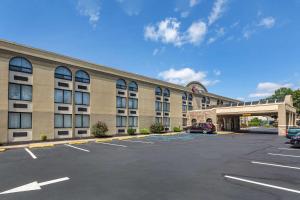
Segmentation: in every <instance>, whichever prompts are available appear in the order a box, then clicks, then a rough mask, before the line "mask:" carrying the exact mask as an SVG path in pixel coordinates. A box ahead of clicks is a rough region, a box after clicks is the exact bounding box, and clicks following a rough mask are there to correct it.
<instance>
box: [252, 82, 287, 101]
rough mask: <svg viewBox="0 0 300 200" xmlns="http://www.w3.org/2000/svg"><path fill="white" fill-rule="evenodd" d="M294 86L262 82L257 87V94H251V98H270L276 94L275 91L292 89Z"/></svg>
mask: <svg viewBox="0 0 300 200" xmlns="http://www.w3.org/2000/svg"><path fill="white" fill-rule="evenodd" d="M292 86H293V84H291V83H285V84H280V83H273V82H262V83H259V84H258V85H257V87H256V92H255V93H251V94H250V95H249V97H252V98H255V97H256V98H262V97H268V96H271V95H272V94H274V92H275V90H277V89H279V88H283V87H287V88H290V87H292Z"/></svg>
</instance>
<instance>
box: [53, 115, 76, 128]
mask: <svg viewBox="0 0 300 200" xmlns="http://www.w3.org/2000/svg"><path fill="white" fill-rule="evenodd" d="M54 126H55V128H72V115H69V114H55V116H54Z"/></svg>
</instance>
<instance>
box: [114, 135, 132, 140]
mask: <svg viewBox="0 0 300 200" xmlns="http://www.w3.org/2000/svg"><path fill="white" fill-rule="evenodd" d="M132 138H135V136H123V137H115V138H114V139H116V140H129V139H132Z"/></svg>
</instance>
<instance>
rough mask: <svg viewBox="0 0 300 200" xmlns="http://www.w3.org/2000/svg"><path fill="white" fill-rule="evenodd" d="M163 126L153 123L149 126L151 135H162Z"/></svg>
mask: <svg viewBox="0 0 300 200" xmlns="http://www.w3.org/2000/svg"><path fill="white" fill-rule="evenodd" d="M163 130H164V126H163V125H162V124H161V123H154V124H152V125H151V126H150V131H151V133H162V132H163Z"/></svg>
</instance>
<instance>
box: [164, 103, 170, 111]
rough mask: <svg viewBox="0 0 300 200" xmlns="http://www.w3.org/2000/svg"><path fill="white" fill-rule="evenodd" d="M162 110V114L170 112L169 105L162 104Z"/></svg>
mask: <svg viewBox="0 0 300 200" xmlns="http://www.w3.org/2000/svg"><path fill="white" fill-rule="evenodd" d="M163 110H164V112H170V103H167V102H164V104H163Z"/></svg>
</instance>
